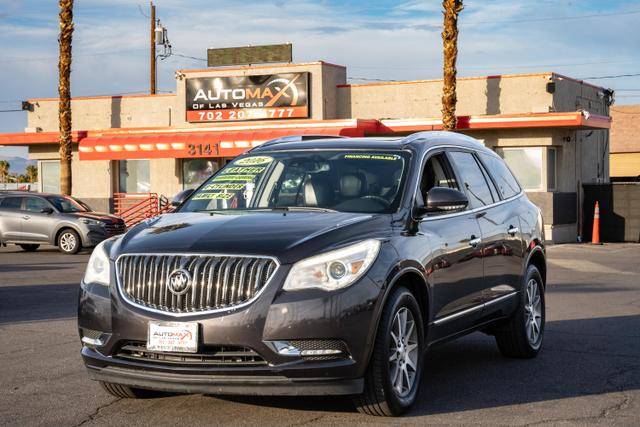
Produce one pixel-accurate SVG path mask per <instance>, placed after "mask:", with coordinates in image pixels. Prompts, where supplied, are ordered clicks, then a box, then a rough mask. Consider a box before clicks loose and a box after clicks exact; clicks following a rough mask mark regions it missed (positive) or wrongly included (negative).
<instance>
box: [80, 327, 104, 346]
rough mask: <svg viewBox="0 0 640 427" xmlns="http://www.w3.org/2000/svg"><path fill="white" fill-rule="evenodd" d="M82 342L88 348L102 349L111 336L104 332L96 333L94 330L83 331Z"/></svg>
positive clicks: (83, 329)
mask: <svg viewBox="0 0 640 427" xmlns="http://www.w3.org/2000/svg"><path fill="white" fill-rule="evenodd" d="M81 332H82V338H81V339H80V341H82V343H83V344H85V345H86V346H87V347H102V346H103V345H104V343H106V342H107V340H108V339H109V336H110V335H109V334H105V333H104V332H100V331H94V330H93V329H85V328H82V329H81Z"/></svg>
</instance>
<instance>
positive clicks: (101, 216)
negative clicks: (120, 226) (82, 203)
mask: <svg viewBox="0 0 640 427" xmlns="http://www.w3.org/2000/svg"><path fill="white" fill-rule="evenodd" d="M65 215H69V216H72V217H75V218H88V219H94V220H96V221H104V222H118V221H121V220H122V219H121V218H120V217H119V216H116V215H112V214H108V213H102V212H65Z"/></svg>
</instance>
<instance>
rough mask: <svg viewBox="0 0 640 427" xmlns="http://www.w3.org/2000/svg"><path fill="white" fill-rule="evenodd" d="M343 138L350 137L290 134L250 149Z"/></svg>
mask: <svg viewBox="0 0 640 427" xmlns="http://www.w3.org/2000/svg"><path fill="white" fill-rule="evenodd" d="M343 138H348V136H340V135H288V136H282V137H280V138H275V139H270V140H269V141H266V142H264V143H262V144H260V145H258V146H256V147H254V148H252V149H251V150H249V151H253V150H255V149H256V148H262V147H270V146H272V145H276V144H283V143H285V142H301V141H310V140H314V139H343Z"/></svg>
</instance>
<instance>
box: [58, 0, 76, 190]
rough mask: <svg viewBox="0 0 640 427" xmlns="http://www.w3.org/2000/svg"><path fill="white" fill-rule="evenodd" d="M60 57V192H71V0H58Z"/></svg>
mask: <svg viewBox="0 0 640 427" xmlns="http://www.w3.org/2000/svg"><path fill="white" fill-rule="evenodd" d="M59 4H60V37H59V39H58V42H59V43H60V58H59V61H58V72H59V83H58V94H59V101H58V127H59V129H60V192H61V193H62V194H68V195H70V194H71V82H70V77H71V39H72V36H73V0H60V2H59Z"/></svg>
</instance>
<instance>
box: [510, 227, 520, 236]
mask: <svg viewBox="0 0 640 427" xmlns="http://www.w3.org/2000/svg"><path fill="white" fill-rule="evenodd" d="M518 231H520V229H519V228H518V227H514V226H511V227H509V229H508V230H507V233H509V235H510V236H515V235H516V234H517V233H518Z"/></svg>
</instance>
